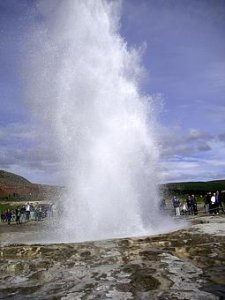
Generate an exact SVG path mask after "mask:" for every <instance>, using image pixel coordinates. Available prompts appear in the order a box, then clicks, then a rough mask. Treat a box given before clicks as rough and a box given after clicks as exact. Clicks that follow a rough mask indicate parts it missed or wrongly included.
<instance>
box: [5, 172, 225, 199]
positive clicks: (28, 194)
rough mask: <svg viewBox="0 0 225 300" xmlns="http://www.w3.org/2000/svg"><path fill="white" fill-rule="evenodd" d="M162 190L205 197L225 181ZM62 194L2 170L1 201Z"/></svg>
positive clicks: (58, 189) (164, 186) (59, 189)
mask: <svg viewBox="0 0 225 300" xmlns="http://www.w3.org/2000/svg"><path fill="white" fill-rule="evenodd" d="M160 190H161V191H162V192H163V193H164V194H166V195H173V194H192V193H193V194H195V195H204V194H206V193H207V192H215V191H217V190H218V191H221V190H225V180H213V181H207V182H178V183H167V184H162V185H161V186H160ZM62 192H63V188H62V187H58V186H50V185H42V184H34V183H31V182H30V181H29V180H27V179H26V178H24V177H22V176H19V175H16V174H14V173H10V172H6V171H4V170H0V199H6V200H13V199H15V198H16V199H20V198H22V199H24V198H27V199H30V200H39V199H43V200H44V199H49V198H51V197H54V198H56V197H57V196H58V195H60V194H61V193H62Z"/></svg>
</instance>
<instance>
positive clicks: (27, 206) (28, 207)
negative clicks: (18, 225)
mask: <svg viewBox="0 0 225 300" xmlns="http://www.w3.org/2000/svg"><path fill="white" fill-rule="evenodd" d="M30 208H31V207H30V203H29V202H27V204H26V206H25V210H26V221H29V219H30Z"/></svg>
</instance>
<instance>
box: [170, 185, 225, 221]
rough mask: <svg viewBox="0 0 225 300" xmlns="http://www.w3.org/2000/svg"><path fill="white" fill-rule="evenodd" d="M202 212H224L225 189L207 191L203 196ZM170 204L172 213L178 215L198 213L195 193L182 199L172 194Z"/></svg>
mask: <svg viewBox="0 0 225 300" xmlns="http://www.w3.org/2000/svg"><path fill="white" fill-rule="evenodd" d="M203 201H204V212H205V213H206V214H215V215H216V214H217V215H218V214H219V213H220V212H222V213H224V208H225V191H223V192H219V191H216V192H215V193H212V192H208V193H207V194H205V196H204V198H203ZM172 206H173V208H174V214H175V215H176V216H180V215H197V214H198V211H199V210H198V202H197V199H196V197H195V195H187V198H186V199H185V200H184V201H182V202H181V201H180V200H179V198H178V197H177V196H173V199H172Z"/></svg>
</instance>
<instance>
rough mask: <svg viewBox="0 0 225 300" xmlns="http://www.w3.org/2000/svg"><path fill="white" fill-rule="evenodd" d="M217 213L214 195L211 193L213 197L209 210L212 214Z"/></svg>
mask: <svg viewBox="0 0 225 300" xmlns="http://www.w3.org/2000/svg"><path fill="white" fill-rule="evenodd" d="M216 212H217V207H216V193H213V195H212V196H211V209H210V213H211V214H212V213H214V214H216Z"/></svg>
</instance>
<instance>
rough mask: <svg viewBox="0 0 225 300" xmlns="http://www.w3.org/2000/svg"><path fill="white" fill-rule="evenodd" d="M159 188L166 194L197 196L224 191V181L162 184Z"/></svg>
mask: <svg viewBox="0 0 225 300" xmlns="http://www.w3.org/2000/svg"><path fill="white" fill-rule="evenodd" d="M161 188H162V189H163V190H164V191H165V192H166V193H168V194H198V195H204V194H206V193H207V192H216V191H222V190H225V180H213V181H206V182H202V181H198V182H177V183H167V184H163V185H162V186H161Z"/></svg>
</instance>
